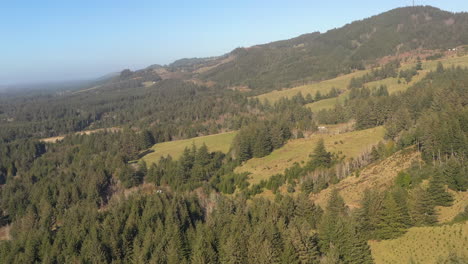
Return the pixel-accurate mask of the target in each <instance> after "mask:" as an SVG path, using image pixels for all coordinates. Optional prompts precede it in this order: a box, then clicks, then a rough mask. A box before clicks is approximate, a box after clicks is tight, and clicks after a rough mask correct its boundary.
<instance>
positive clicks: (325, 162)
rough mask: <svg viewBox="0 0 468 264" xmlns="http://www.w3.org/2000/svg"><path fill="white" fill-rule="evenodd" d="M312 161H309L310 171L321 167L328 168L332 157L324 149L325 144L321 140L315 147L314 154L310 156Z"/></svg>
mask: <svg viewBox="0 0 468 264" xmlns="http://www.w3.org/2000/svg"><path fill="white" fill-rule="evenodd" d="M311 157H312V159H311V160H310V161H309V166H310V167H311V169H314V168H318V167H323V168H328V167H330V165H331V163H332V155H331V153H330V152H328V151H327V150H326V149H325V143H324V140H323V138H321V139H320V140H319V141H318V142H317V145H316V146H315V149H314V152H313V153H312V155H311Z"/></svg>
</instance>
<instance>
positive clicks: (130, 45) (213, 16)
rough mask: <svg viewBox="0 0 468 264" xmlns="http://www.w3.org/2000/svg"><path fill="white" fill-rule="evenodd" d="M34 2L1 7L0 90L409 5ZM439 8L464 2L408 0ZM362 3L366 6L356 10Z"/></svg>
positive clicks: (320, 27)
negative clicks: (3, 37)
mask: <svg viewBox="0 0 468 264" xmlns="http://www.w3.org/2000/svg"><path fill="white" fill-rule="evenodd" d="M138 4H139V5H135V3H124V2H123V1H122V2H121V1H99V3H94V2H93V1H80V2H77V3H68V2H63V3H62V2H60V3H57V2H54V1H42V2H40V3H36V2H33V1H31V2H30V3H28V4H26V3H24V2H23V3H17V2H12V3H8V4H4V8H2V10H1V11H0V14H1V18H0V21H1V22H2V23H0V29H2V32H4V36H8V37H7V38H6V40H7V41H3V42H2V43H0V48H1V49H2V50H3V51H4V56H3V58H2V63H0V86H8V85H10V86H11V85H16V84H20V85H21V84H35V83H50V82H64V81H65V82H68V81H79V80H92V79H96V78H99V77H101V76H104V75H106V74H109V73H113V72H118V71H120V70H122V69H125V68H129V69H132V70H135V69H141V68H144V67H147V66H149V65H151V64H161V65H164V64H169V63H171V62H173V61H175V60H178V59H182V58H193V57H210V56H219V55H222V54H225V53H228V52H230V51H232V50H233V49H235V48H236V47H248V46H252V45H256V44H262V43H268V42H272V41H277V40H282V39H289V38H293V37H296V36H299V35H301V34H305V33H311V32H315V31H320V32H322V33H323V32H326V31H327V30H330V29H333V28H336V27H341V26H343V25H345V24H347V23H350V22H352V21H354V20H360V19H364V18H367V17H370V16H372V15H376V14H378V13H382V12H385V11H388V10H390V9H394V8H397V7H402V6H408V5H411V4H412V1H400V0H398V1H393V2H392V3H380V2H375V1H372V2H371V1H368V0H359V1H353V2H352V3H351V2H344V1H343V2H339V3H336V2H334V3H332V2H327V3H311V2H310V1H292V2H290V3H288V5H287V6H284V3H282V2H280V1H255V2H254V3H251V2H249V1H240V2H236V3H219V2H216V1H203V2H200V3H191V2H189V1H185V2H184V3H183V4H182V3H179V6H182V5H183V7H179V6H177V5H176V4H174V3H168V2H160V1H155V2H154V1H140V2H138ZM416 4H418V5H432V6H435V7H437V8H440V9H442V10H446V11H451V12H460V11H463V10H468V2H464V1H461V0H454V1H445V2H443V3H442V2H438V1H425V2H421V1H416ZM362 6H365V7H366V8H365V9H364V8H362Z"/></svg>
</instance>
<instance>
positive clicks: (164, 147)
mask: <svg viewBox="0 0 468 264" xmlns="http://www.w3.org/2000/svg"><path fill="white" fill-rule="evenodd" d="M236 134H237V132H236V131H234V132H227V133H221V134H215V135H209V136H202V137H196V138H190V139H183V140H175V141H169V142H163V143H158V144H155V145H154V146H153V147H151V149H152V150H154V152H151V153H149V154H147V155H145V156H144V157H143V158H142V159H143V160H144V161H146V162H147V163H148V164H150V163H153V162H154V163H156V162H158V161H159V159H161V157H166V156H168V155H170V156H171V157H172V158H174V159H177V158H179V157H180V156H181V155H182V153H183V151H184V149H185V148H191V147H192V145H193V144H195V146H197V147H200V146H202V145H203V143H205V144H206V146H207V147H208V150H209V151H221V152H224V153H227V152H228V151H229V148H230V147H231V143H232V140H233V139H234V137H235V136H236Z"/></svg>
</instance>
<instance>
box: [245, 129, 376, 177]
mask: <svg viewBox="0 0 468 264" xmlns="http://www.w3.org/2000/svg"><path fill="white" fill-rule="evenodd" d="M383 136H384V128H383V127H375V128H370V129H366V130H360V131H353V132H347V133H343V134H334V135H331V134H313V135H311V136H310V137H308V138H300V139H293V140H290V141H288V142H287V143H286V144H285V145H284V146H283V147H281V148H279V149H276V150H274V151H273V152H272V153H271V154H269V155H267V156H265V157H263V158H253V159H250V160H248V161H247V162H245V163H244V164H243V165H242V166H240V167H238V168H237V169H236V172H238V173H241V172H251V173H252V174H251V175H250V176H249V177H250V179H249V182H250V183H252V184H256V183H259V182H260V181H261V180H267V179H268V178H270V177H271V176H272V175H274V174H277V173H283V172H284V170H285V169H286V168H289V167H291V166H292V165H293V164H294V163H295V162H298V163H301V162H305V161H307V160H309V154H311V153H312V151H313V150H314V148H315V146H316V144H317V142H318V140H319V139H320V138H323V139H324V141H325V147H326V149H327V150H328V151H330V152H335V153H338V152H341V153H342V154H343V155H345V156H346V157H347V158H351V157H357V156H359V155H360V154H361V153H363V152H364V151H367V150H369V149H370V148H371V147H372V146H373V145H376V144H377V143H378V142H379V141H381V140H383Z"/></svg>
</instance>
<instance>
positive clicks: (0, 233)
mask: <svg viewBox="0 0 468 264" xmlns="http://www.w3.org/2000/svg"><path fill="white" fill-rule="evenodd" d="M10 229H11V226H10V225H6V226H2V227H0V241H2V240H10V239H11V237H10Z"/></svg>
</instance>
